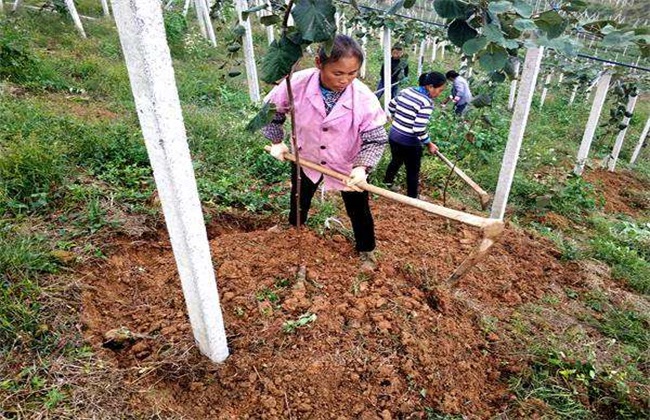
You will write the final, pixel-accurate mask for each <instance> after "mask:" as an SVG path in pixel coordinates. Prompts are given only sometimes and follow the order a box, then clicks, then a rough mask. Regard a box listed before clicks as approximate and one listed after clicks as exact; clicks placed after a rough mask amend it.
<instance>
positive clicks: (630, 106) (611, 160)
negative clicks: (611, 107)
mask: <svg viewBox="0 0 650 420" xmlns="http://www.w3.org/2000/svg"><path fill="white" fill-rule="evenodd" d="M637 99H639V95H635V96H630V99H628V101H627V107H626V108H625V111H626V112H627V113H628V114H630V115H631V114H632V113H633V112H634V107H635V106H636V101H637ZM631 118H632V117H628V116H626V117H625V118H623V124H625V128H623V129H622V130H621V131H619V132H618V136H616V142H615V143H614V148H613V149H612V154H611V155H609V156H608V157H607V169H608V170H609V171H610V172H614V170H615V169H616V162H617V161H618V155H619V154H620V153H621V147H623V141H624V140H625V134H626V133H627V126H628V125H629V124H630V119H631Z"/></svg>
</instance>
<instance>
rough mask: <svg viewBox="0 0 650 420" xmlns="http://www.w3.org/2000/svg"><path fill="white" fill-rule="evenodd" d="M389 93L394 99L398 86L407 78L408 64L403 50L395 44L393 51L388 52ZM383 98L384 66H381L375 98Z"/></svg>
mask: <svg viewBox="0 0 650 420" xmlns="http://www.w3.org/2000/svg"><path fill="white" fill-rule="evenodd" d="M390 55H391V59H390V84H391V88H390V92H391V98H394V97H395V95H397V92H399V84H398V82H400V81H401V80H402V79H404V78H406V77H408V75H409V63H408V61H407V60H406V58H404V50H403V49H402V46H401V45H399V44H396V45H394V46H393V49H392V50H391V51H390ZM382 96H384V65H383V64H382V65H381V70H380V71H379V84H377V98H378V99H379V98H381V97H382Z"/></svg>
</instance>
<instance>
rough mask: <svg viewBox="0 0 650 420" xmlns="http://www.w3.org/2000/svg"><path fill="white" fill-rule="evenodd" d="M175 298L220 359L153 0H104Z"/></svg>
mask: <svg viewBox="0 0 650 420" xmlns="http://www.w3.org/2000/svg"><path fill="white" fill-rule="evenodd" d="M112 6H113V14H114V15H115V21H116V23H117V29H118V33H119V36H120V43H121V44H122V50H123V52H124V58H125V61H126V65H127V68H128V72H129V79H130V81H131V89H132V91H133V98H134V100H135V104H136V109H137V111H138V118H139V120H140V126H141V128H142V134H143V136H144V140H145V144H146V146H147V152H148V154H149V160H150V161H151V166H152V167H153V174H154V179H155V181H156V188H157V190H158V194H159V196H160V202H161V204H162V208H163V213H164V215H165V221H166V224H167V229H168V231H169V238H170V241H171V244H172V250H173V252H174V258H175V260H176V265H177V267H178V273H179V276H180V279H181V285H182V288H183V295H184V297H185V302H186V305H187V310H188V314H189V318H190V323H191V325H192V331H193V333H194V338H195V339H196V341H197V345H198V347H199V349H200V351H201V352H202V353H203V354H205V355H206V356H207V357H209V358H210V359H211V360H212V361H214V362H222V361H224V360H225V359H226V358H227V357H228V347H227V342H226V334H225V330H224V325H223V318H222V314H221V307H220V305H219V293H218V291H217V285H216V281H215V276H214V268H213V266H212V259H211V255H210V247H209V244H208V238H207V234H206V230H205V225H204V223H203V213H202V211H201V203H200V201H199V195H198V191H197V187H196V180H195V178H194V171H193V169H192V160H191V157H190V151H189V147H188V145H187V138H186V134H185V127H184V124H183V115H182V112H181V106H180V101H179V98H178V92H177V90H176V81H175V79H174V70H173V68H172V61H171V56H170V53H169V46H168V45H167V41H166V39H165V27H164V24H163V17H162V10H161V8H160V1H159V0H112Z"/></svg>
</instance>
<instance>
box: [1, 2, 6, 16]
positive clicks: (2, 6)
mask: <svg viewBox="0 0 650 420" xmlns="http://www.w3.org/2000/svg"><path fill="white" fill-rule="evenodd" d="M4 12H5V5H4V3H3V2H2V0H0V15H1V14H4Z"/></svg>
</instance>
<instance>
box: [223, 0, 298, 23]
mask: <svg viewBox="0 0 650 420" xmlns="http://www.w3.org/2000/svg"><path fill="white" fill-rule="evenodd" d="M237 1H239V0H235V2H237ZM284 3H285V4H286V5H287V6H288V5H289V0H285V2H284ZM244 10H246V9H244ZM287 25H289V26H294V21H293V15H292V14H291V13H289V20H287Z"/></svg>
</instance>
